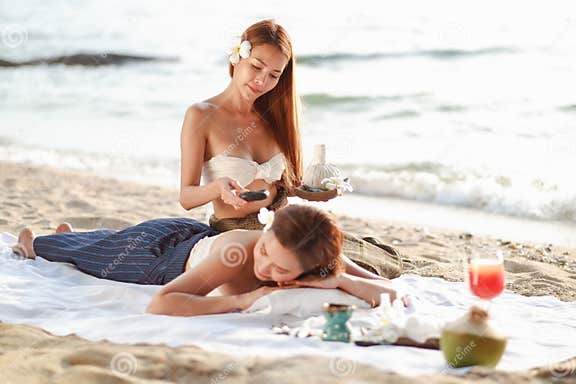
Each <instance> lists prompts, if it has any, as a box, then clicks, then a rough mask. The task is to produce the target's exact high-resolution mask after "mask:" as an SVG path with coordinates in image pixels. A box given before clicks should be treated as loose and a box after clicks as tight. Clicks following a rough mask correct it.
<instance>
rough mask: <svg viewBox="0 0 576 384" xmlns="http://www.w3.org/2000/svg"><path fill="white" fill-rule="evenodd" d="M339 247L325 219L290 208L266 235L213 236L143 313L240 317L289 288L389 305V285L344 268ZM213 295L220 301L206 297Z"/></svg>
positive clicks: (323, 215) (326, 216) (392, 293)
mask: <svg viewBox="0 0 576 384" xmlns="http://www.w3.org/2000/svg"><path fill="white" fill-rule="evenodd" d="M342 242H343V235H342V232H341V231H340V229H339V228H338V225H337V224H336V222H335V220H334V218H333V217H332V216H331V215H329V214H328V213H326V212H324V211H322V210H320V209H317V208H314V207H311V206H303V205H290V206H288V207H285V208H283V209H281V210H279V211H277V212H276V214H275V217H274V220H273V223H272V225H271V226H270V228H269V229H267V230H264V231H252V230H233V231H228V232H225V233H222V234H220V235H218V237H217V238H216V239H214V242H213V243H212V245H211V247H210V250H209V253H208V255H207V257H206V258H204V259H203V260H202V261H201V262H200V263H199V264H197V265H196V266H194V267H192V268H190V269H189V270H187V271H186V272H185V273H184V274H182V275H181V276H179V277H177V278H176V279H174V280H173V281H171V282H170V283H168V284H167V285H165V286H164V287H163V288H162V289H161V290H160V291H159V292H158V293H157V294H156V295H155V296H154V297H153V299H152V301H151V302H150V304H149V305H148V307H147V309H146V312H148V313H154V314H163V315H172V316H194V315H204V314H214V313H227V312H234V311H241V310H244V309H247V308H249V307H250V306H251V305H252V304H253V303H254V302H255V301H256V300H257V299H258V298H260V297H262V296H264V295H266V294H268V293H270V292H272V291H274V290H277V289H290V288H295V287H316V288H339V289H342V290H343V291H345V292H348V293H350V294H352V295H354V296H356V297H358V298H360V299H363V300H365V301H366V302H368V303H370V304H372V305H373V306H374V305H378V304H379V302H380V294H382V293H389V294H390V299H391V300H394V298H395V297H396V292H395V290H394V289H393V287H392V282H391V281H390V280H388V279H382V278H379V279H372V278H371V277H370V276H369V274H363V273H361V272H360V271H359V270H360V269H359V268H358V270H356V269H354V268H353V267H350V266H349V263H350V261H349V260H346V259H345V258H344V257H343V256H342ZM345 271H347V272H350V273H347V272H345ZM363 276H366V277H363ZM266 282H269V283H275V284H272V285H273V286H271V284H266ZM264 284H266V285H264ZM215 289H218V291H219V293H220V295H208V294H209V293H210V292H212V291H213V290H215Z"/></svg>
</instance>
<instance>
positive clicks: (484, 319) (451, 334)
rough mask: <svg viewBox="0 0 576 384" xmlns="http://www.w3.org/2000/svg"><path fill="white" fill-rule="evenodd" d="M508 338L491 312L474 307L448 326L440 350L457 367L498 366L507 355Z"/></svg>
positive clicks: (444, 330) (448, 361) (443, 334)
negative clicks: (492, 319)
mask: <svg viewBox="0 0 576 384" xmlns="http://www.w3.org/2000/svg"><path fill="white" fill-rule="evenodd" d="M506 341H507V340H506V337H505V336H503V335H502V334H501V333H499V332H498V331H497V330H496V329H495V328H494V326H493V325H492V324H491V322H490V321H489V320H488V312H487V311H486V310H484V309H482V308H479V307H477V306H473V307H472V308H470V311H469V312H468V313H467V314H466V315H464V316H462V317H461V318H459V319H457V320H455V321H453V322H450V323H447V324H446V325H445V326H444V329H443V330H442V335H441V337H440V349H442V352H443V353H444V357H445V358H446V362H447V363H448V364H449V365H450V366H452V367H455V368H460V367H468V366H471V365H482V366H485V367H495V366H496V365H497V364H498V362H499V361H500V359H501V358H502V355H503V354H504V350H505V349H506Z"/></svg>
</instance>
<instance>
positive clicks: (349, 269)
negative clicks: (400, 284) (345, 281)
mask: <svg viewBox="0 0 576 384" xmlns="http://www.w3.org/2000/svg"><path fill="white" fill-rule="evenodd" d="M342 257H343V258H344V263H345V264H346V270H345V271H344V272H346V273H348V274H350V275H353V276H358V277H363V278H365V279H370V280H387V279H386V278H385V277H382V276H379V275H376V274H375V273H372V272H370V271H367V270H365V269H364V268H362V267H361V266H359V265H358V264H356V263H355V262H353V261H352V260H350V258H348V257H347V256H344V255H343V256H342Z"/></svg>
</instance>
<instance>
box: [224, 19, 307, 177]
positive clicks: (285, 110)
mask: <svg viewBox="0 0 576 384" xmlns="http://www.w3.org/2000/svg"><path fill="white" fill-rule="evenodd" d="M244 40H248V41H250V44H252V47H255V46H258V45H264V44H269V45H272V46H275V47H277V48H278V49H280V51H281V52H282V53H283V54H284V55H285V56H286V57H287V58H288V64H286V67H285V68H284V71H283V72H282V75H281V76H280V79H279V80H278V83H277V84H276V86H275V87H274V88H273V89H272V90H271V91H270V92H267V93H266V94H264V95H262V96H260V97H259V98H258V99H256V101H255V103H254V108H255V109H256V112H258V114H259V115H260V116H261V117H262V118H263V119H264V121H266V123H267V124H268V125H269V126H270V127H271V128H272V135H273V136H274V139H275V140H276V143H277V144H278V146H279V147H280V150H281V151H282V153H283V154H284V157H285V158H286V170H285V172H284V175H283V177H282V179H283V181H284V183H286V185H288V186H289V187H293V186H299V185H300V184H301V183H302V147H301V142H300V124H301V121H300V110H301V102H300V98H299V97H298V95H297V93H296V87H295V77H294V66H295V60H296V58H295V57H294V53H293V51H292V43H291V39H290V36H289V35H288V32H286V30H285V29H284V28H283V27H282V26H281V25H279V24H276V23H275V22H274V21H273V20H262V21H259V22H257V23H255V24H253V25H251V26H250V27H248V29H246V30H245V31H244V33H242V36H241V41H244ZM228 72H229V73H230V77H232V76H233V75H234V66H233V65H232V64H231V63H230V64H229V66H228Z"/></svg>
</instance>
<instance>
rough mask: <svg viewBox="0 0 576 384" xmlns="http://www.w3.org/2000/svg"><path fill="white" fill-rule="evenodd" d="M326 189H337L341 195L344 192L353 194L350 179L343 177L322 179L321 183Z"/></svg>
mask: <svg viewBox="0 0 576 384" xmlns="http://www.w3.org/2000/svg"><path fill="white" fill-rule="evenodd" d="M320 184H322V185H323V186H324V188H326V189H330V190H333V189H336V190H337V191H338V194H339V195H341V194H342V193H344V192H352V191H353V190H354V188H352V184H350V183H349V182H348V178H343V177H342V176H333V177H327V178H325V179H322V181H321V182H320Z"/></svg>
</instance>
